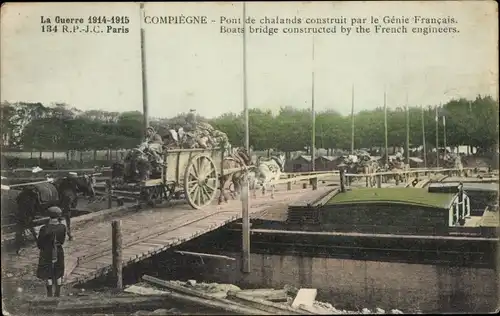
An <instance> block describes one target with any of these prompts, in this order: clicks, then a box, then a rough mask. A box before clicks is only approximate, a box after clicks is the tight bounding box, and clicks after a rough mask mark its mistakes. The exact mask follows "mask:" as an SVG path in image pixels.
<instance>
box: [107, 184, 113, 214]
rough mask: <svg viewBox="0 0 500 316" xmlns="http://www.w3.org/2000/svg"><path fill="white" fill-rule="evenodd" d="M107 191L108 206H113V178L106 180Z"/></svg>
mask: <svg viewBox="0 0 500 316" xmlns="http://www.w3.org/2000/svg"><path fill="white" fill-rule="evenodd" d="M106 191H107V193H108V208H112V207H113V189H112V188H111V180H106Z"/></svg>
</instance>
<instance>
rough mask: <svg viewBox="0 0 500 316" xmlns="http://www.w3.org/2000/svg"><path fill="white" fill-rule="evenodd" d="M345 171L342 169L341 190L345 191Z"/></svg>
mask: <svg viewBox="0 0 500 316" xmlns="http://www.w3.org/2000/svg"><path fill="white" fill-rule="evenodd" d="M345 180H346V179H345V171H344V169H340V192H345V185H346V183H345Z"/></svg>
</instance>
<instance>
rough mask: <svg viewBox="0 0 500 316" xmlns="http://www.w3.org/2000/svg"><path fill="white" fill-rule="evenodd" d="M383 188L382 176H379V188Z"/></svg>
mask: <svg viewBox="0 0 500 316" xmlns="http://www.w3.org/2000/svg"><path fill="white" fill-rule="evenodd" d="M381 187H382V176H381V175H377V188H381Z"/></svg>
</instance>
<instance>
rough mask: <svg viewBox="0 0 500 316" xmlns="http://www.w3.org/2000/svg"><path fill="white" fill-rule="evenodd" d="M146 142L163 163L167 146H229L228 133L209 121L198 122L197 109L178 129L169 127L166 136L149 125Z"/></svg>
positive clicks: (170, 147) (157, 158)
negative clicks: (163, 153) (162, 135)
mask: <svg viewBox="0 0 500 316" xmlns="http://www.w3.org/2000/svg"><path fill="white" fill-rule="evenodd" d="M145 144H147V149H148V151H149V152H150V153H151V155H152V156H153V158H154V160H155V161H156V162H157V163H159V164H163V161H162V152H163V149H165V148H166V149H175V148H227V147H229V140H228V137H227V135H226V133H224V132H222V131H219V130H216V129H214V128H213V127H212V125H210V124H208V123H205V122H198V121H197V119H196V111H195V110H190V112H189V113H188V114H187V116H186V121H185V124H184V126H183V127H181V128H179V129H178V130H177V131H176V130H175V129H169V130H168V133H167V135H165V136H164V137H161V136H160V134H158V132H157V131H156V130H155V129H154V128H153V127H152V126H149V127H148V128H147V130H146V138H145Z"/></svg>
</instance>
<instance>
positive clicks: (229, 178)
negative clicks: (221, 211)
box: [219, 148, 252, 204]
mask: <svg viewBox="0 0 500 316" xmlns="http://www.w3.org/2000/svg"><path fill="white" fill-rule="evenodd" d="M251 164H252V159H251V158H250V155H249V154H248V153H247V151H246V149H245V148H238V149H236V150H235V151H234V152H233V153H232V154H231V155H229V156H227V157H224V160H223V161H222V169H223V170H226V169H235V168H241V170H240V171H236V172H232V173H229V174H224V175H223V176H220V195H219V204H221V203H222V200H223V199H224V201H225V202H227V197H226V195H225V191H226V190H227V187H228V185H229V184H230V183H232V184H233V187H234V192H235V193H234V194H232V198H233V199H236V196H237V195H239V194H240V193H241V181H242V179H243V175H244V174H245V172H244V171H243V169H244V167H248V166H250V165H251Z"/></svg>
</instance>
